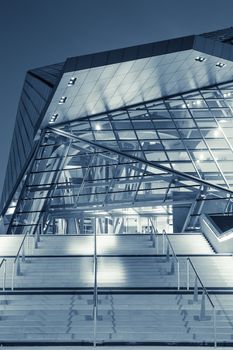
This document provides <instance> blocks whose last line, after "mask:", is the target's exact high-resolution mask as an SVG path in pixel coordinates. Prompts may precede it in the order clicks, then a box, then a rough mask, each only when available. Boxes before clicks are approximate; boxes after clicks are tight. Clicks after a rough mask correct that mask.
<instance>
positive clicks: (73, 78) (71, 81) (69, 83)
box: [68, 77, 77, 86]
mask: <svg viewBox="0 0 233 350" xmlns="http://www.w3.org/2000/svg"><path fill="white" fill-rule="evenodd" d="M76 80H77V78H75V77H72V78H70V80H69V82H68V86H72V85H74V84H75V82H76Z"/></svg>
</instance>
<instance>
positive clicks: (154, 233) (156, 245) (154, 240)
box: [149, 218, 159, 254]
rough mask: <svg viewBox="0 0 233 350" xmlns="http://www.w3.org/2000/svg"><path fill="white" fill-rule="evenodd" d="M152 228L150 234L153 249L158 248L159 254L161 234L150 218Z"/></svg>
mask: <svg viewBox="0 0 233 350" xmlns="http://www.w3.org/2000/svg"><path fill="white" fill-rule="evenodd" d="M149 220H150V222H151V226H152V231H151V232H150V239H151V241H152V247H153V248H156V252H157V254H159V233H158V230H157V229H156V228H155V226H154V223H153V221H152V219H151V218H149Z"/></svg>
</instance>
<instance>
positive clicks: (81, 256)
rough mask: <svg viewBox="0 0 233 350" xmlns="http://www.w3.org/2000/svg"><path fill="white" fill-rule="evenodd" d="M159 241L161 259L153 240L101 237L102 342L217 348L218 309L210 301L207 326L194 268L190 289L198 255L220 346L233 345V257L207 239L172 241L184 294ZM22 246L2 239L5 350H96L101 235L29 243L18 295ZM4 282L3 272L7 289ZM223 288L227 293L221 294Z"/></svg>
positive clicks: (0, 315)
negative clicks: (79, 348)
mask: <svg viewBox="0 0 233 350" xmlns="http://www.w3.org/2000/svg"><path fill="white" fill-rule="evenodd" d="M158 239H159V252H157V247H155V248H153V247H152V241H151V240H150V236H149V235H139V234H137V235H119V236H98V237H97V246H98V260H97V261H98V273H97V282H98V317H97V333H96V339H97V342H98V343H99V344H102V343H103V344H106V343H109V344H110V345H111V344H116V343H119V344H129V343H132V344H135V345H139V344H149V343H151V344H156V345H158V344H163V345H168V344H175V345H178V344H180V345H182V344H195V345H197V344H202V345H203V344H213V339H214V332H213V313H212V309H211V306H210V304H208V300H207V299H206V300H205V302H206V303H205V304H206V313H205V318H204V320H200V309H201V296H200V297H199V301H198V302H193V291H192V289H193V287H194V280H195V276H194V273H193V272H192V270H191V269H190V289H191V290H190V291H187V290H186V276H187V257H189V256H190V257H191V260H192V262H193V264H194V266H195V268H196V269H197V271H198V273H199V275H200V277H201V280H202V282H203V283H204V285H205V286H206V287H207V288H209V290H212V294H211V298H212V300H213V302H214V304H215V308H216V318H217V340H218V341H219V342H221V343H222V344H224V345H226V344H233V338H232V333H233V332H232V330H233V298H232V295H233V294H231V291H232V290H233V273H232V272H233V264H232V263H233V258H232V257H231V256H220V255H216V254H214V252H213V250H212V248H211V247H210V245H209V244H208V242H207V241H206V240H205V238H204V237H203V236H202V235H201V234H188V235H184V234H170V235H169V239H170V242H171V243H172V245H173V248H174V250H175V252H176V254H177V256H178V259H179V263H180V281H181V290H180V291H179V292H177V266H176V264H174V272H172V271H171V262H172V259H170V260H169V261H167V257H166V255H162V254H161V253H162V243H163V237H162V235H159V236H158ZM21 241H22V237H9V236H8V237H6V236H2V237H0V253H1V254H2V256H6V258H7V278H6V287H7V291H6V292H1V293H0V344H1V343H2V344H8V345H9V344H19V343H21V344H23V343H27V344H28V343H31V344H33V345H35V344H37V345H43V344H44V345H45V344H50V345H52V344H57V345H59V344H60V345H61V344H84V343H85V344H91V343H92V341H93V285H94V271H93V256H92V255H93V236H72V235H68V236H42V237H41V241H40V242H39V245H38V248H36V249H35V248H34V239H33V237H29V239H28V241H25V242H26V243H25V251H26V261H25V262H23V263H22V262H21V274H20V275H18V276H16V275H15V277H14V287H15V290H14V291H13V292H11V291H10V288H11V282H12V279H11V277H12V266H13V260H14V256H15V255H16V253H17V250H18V248H19V245H20V243H21ZM157 253H159V255H158V254H157ZM27 254H29V256H27ZM2 278H3V270H1V271H0V285H1V279H2ZM114 288H116V290H114ZM216 288H217V289H225V290H224V291H223V290H222V291H220V292H219V293H220V294H213V293H216ZM48 289H49V290H48ZM84 292H85V293H84ZM224 293H225V294H224ZM226 293H229V294H226Z"/></svg>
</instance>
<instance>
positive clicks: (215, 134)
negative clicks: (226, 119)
mask: <svg viewBox="0 0 233 350" xmlns="http://www.w3.org/2000/svg"><path fill="white" fill-rule="evenodd" d="M220 130H221V129H220V127H218V128H217V129H216V130H215V131H214V137H218V136H219V133H220Z"/></svg>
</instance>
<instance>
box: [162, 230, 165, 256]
mask: <svg viewBox="0 0 233 350" xmlns="http://www.w3.org/2000/svg"><path fill="white" fill-rule="evenodd" d="M162 235H163V254H164V253H165V237H164V236H165V232H164V230H163V231H162Z"/></svg>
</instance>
